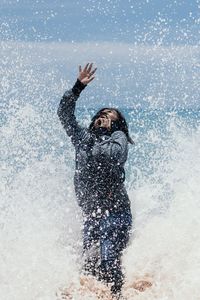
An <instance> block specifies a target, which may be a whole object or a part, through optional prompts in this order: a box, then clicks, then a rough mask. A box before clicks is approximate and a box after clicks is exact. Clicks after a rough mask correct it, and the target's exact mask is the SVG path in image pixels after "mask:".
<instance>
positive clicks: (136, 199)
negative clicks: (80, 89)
mask: <svg viewBox="0 0 200 300" xmlns="http://www.w3.org/2000/svg"><path fill="white" fill-rule="evenodd" d="M9 47H10V45H9V44H3V48H2V49H3V50H4V51H5V53H7V52H6V51H8V50H9V49H10V51H11V52H12V55H13V60H12V62H11V63H7V65H5V64H1V71H2V75H3V81H2V82H3V86H2V90H1V93H2V98H3V99H4V102H3V117H2V127H1V139H0V143H1V163H2V169H1V172H2V174H1V185H0V192H1V203H0V209H1V214H0V233H1V234H0V253H1V255H0V290H1V295H2V298H3V299H5V300H11V299H12V300H13V299H16V300H19V299H20V300H25V299H30V300H46V299H48V300H50V299H52V300H53V299H56V291H58V289H59V287H69V286H70V285H71V284H73V286H72V287H71V292H72V293H74V297H75V298H74V299H97V296H96V294H98V295H104V298H105V299H106V297H107V298H108V297H109V296H108V294H107V291H106V289H105V287H103V286H102V285H101V284H100V283H94V282H93V281H91V282H92V287H91V282H90V283H88V281H84V282H80V280H79V268H80V257H81V212H80V210H79V208H78V206H77V204H76V199H75V195H74V190H73V172H74V152H73V148H72V146H71V144H70V143H69V139H68V138H67V137H66V135H65V133H64V132H63V129H62V128H61V125H60V123H59V120H58V119H57V116H56V104H55V103H54V104H55V105H54V106H53V105H52V103H51V99H52V97H55V98H59V97H58V95H59V96H61V93H62V91H61V89H62V88H64V81H57V79H56V78H57V77H56V76H57V75H58V74H59V71H53V67H52V68H51V67H49V71H48V72H46V73H45V75H44V76H43V77H42V70H43V68H40V69H37V68H34V67H33V66H31V67H30V65H29V63H28V64H26V63H27V62H26V60H24V59H22V56H21V54H19V53H22V52H20V51H21V50H20V51H19V52H17V51H18V50H17V49H16V48H15V49H12V48H9ZM13 51H14V52H13ZM27 53H29V52H27ZM31 53H32V52H31ZM5 55H6V54H5ZM14 58H17V66H18V68H17V69H16V71H15V72H13V65H14ZM44 61H45V58H44ZM48 66H49V64H48ZM54 67H55V66H54ZM55 70H57V69H56V68H55ZM56 72H57V73H56ZM30 74H31V75H30ZM41 78H42V79H41ZM11 82H12V83H13V84H11ZM48 101H50V104H49V103H48ZM58 101H59V100H58ZM55 102H56V101H55ZM161 115H162V114H161ZM162 116H163V115H162ZM86 117H87V118H88V119H89V117H88V116H86ZM129 118H130V125H131V128H132V133H133V134H134V128H135V127H134V126H135V123H136V121H137V120H135V119H132V114H129ZM146 118H147V119H148V116H146ZM159 120H160V119H159ZM140 121H141V120H139V121H138V122H140ZM143 121H144V120H143ZM152 122H153V121H152ZM196 123H197V122H196ZM161 127H162V124H160V128H161ZM158 128H159V126H158V127H157V128H154V127H152V128H146V127H145V126H144V129H145V130H143V132H142V133H141V134H140V133H136V132H135V142H136V145H135V147H134V149H132V150H131V151H130V155H129V160H128V164H127V170H128V171H127V172H128V174H127V187H128V190H129V195H130V199H131V203H132V210H133V215H134V229H133V233H132V237H131V241H130V245H129V247H128V248H127V249H126V250H125V253H124V257H123V265H124V270H125V273H126V283H125V286H124V295H125V296H127V297H128V299H147V298H148V299H152V300H153V299H159V300H166V299H171V300H173V299H174V300H179V299H181V300H186V299H189V297H190V298H191V295H192V299H194V300H197V299H199V293H200V289H199V285H198V282H197V281H198V278H199V276H200V263H199V262H200V255H199V251H198V249H199V246H200V238H199V234H198V228H199V225H200V224H199V223H200V221H199V220H200V213H199V211H200V210H199V194H200V186H199V179H200V171H199V170H200V168H199V165H200V150H199V149H200V139H199V134H200V131H199V128H198V126H196V128H194V127H189V126H188V125H187V122H186V123H185V122H184V120H182V119H181V118H178V117H176V116H174V115H171V116H169V117H168V121H167V123H166V125H165V134H164V135H163V132H162V134H161V133H160V132H159V130H158ZM141 136H142V139H141V140H140V137H141ZM141 149H143V150H141ZM148 153H150V154H151V155H149V156H148ZM144 154H145V156H143V155H144ZM141 157H148V160H146V161H144V162H143V164H142V163H141ZM138 278H139V279H145V278H148V280H149V281H151V282H152V286H151V287H149V288H148V289H146V290H145V291H144V292H139V291H138V290H136V289H135V288H134V282H136V281H137V280H138ZM91 280H92V279H91ZM81 284H82V285H81ZM94 286H95V289H94ZM106 295H107V296H106ZM99 297H100V296H99Z"/></svg>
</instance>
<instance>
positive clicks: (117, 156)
mask: <svg viewBox="0 0 200 300" xmlns="http://www.w3.org/2000/svg"><path fill="white" fill-rule="evenodd" d="M85 87H86V85H84V84H83V83H81V82H80V81H79V80H77V82H76V83H75V85H74V87H73V88H72V89H71V90H69V91H67V92H65V94H64V95H63V97H62V99H61V101H60V105H59V108H58V116H59V118H60V121H61V123H62V125H63V127H64V129H65V131H66V133H67V134H68V136H70V137H71V140H72V143H73V145H74V146H75V151H76V169H75V176H74V185H75V192H76V196H77V200H78V204H79V206H80V207H81V208H82V210H83V212H84V214H86V215H94V216H95V215H97V214H100V215H101V214H104V213H105V212H122V211H124V210H126V211H127V210H130V203H129V198H128V195H127V192H126V190H125V187H124V184H123V182H124V180H125V172H124V164H125V162H126V160H127V154H128V141H127V137H126V135H125V134H124V132H122V131H120V130H117V131H114V132H113V133H109V132H106V133H105V134H101V135H99V136H97V135H96V134H94V132H92V131H91V130H89V129H87V128H83V127H81V126H80V125H79V124H78V123H77V120H76V117H75V114H74V112H75V105H76V101H77V99H78V97H79V95H80V93H81V91H82V90H83V89H84V88H85Z"/></svg>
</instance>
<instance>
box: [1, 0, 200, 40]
mask: <svg viewBox="0 0 200 300" xmlns="http://www.w3.org/2000/svg"><path fill="white" fill-rule="evenodd" d="M0 18H1V39H2V38H3V39H8V38H10V37H11V36H12V38H13V39H19V40H23V41H67V42H70V41H72V40H73V41H75V42H83V41H115V42H128V43H139V44H141V43H145V44H155V43H158V42H160V43H162V44H165V45H169V44H171V43H173V44H186V43H187V44H192V45H194V44H198V43H199V37H198V33H199V27H200V1H199V0H172V1H171V0H101V1H98V0H51V1H50V0H36V1H29V0H1V1H0Z"/></svg>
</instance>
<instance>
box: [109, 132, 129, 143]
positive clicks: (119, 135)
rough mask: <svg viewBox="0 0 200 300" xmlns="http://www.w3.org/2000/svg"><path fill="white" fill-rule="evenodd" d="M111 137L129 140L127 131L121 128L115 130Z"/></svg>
mask: <svg viewBox="0 0 200 300" xmlns="http://www.w3.org/2000/svg"><path fill="white" fill-rule="evenodd" d="M111 137H112V138H113V139H122V140H124V141H127V137H126V135H125V133H124V132H123V131H121V130H117V131H115V132H113V133H112V135H111Z"/></svg>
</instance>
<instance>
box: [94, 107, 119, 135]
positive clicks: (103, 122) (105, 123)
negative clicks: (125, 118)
mask: <svg viewBox="0 0 200 300" xmlns="http://www.w3.org/2000/svg"><path fill="white" fill-rule="evenodd" d="M117 119H118V114H117V112H116V111H115V110H113V109H104V110H103V111H102V112H101V114H100V116H99V117H98V118H97V119H96V120H95V122H94V127H95V128H98V127H104V128H107V129H108V130H110V129H111V123H112V121H116V120H117Z"/></svg>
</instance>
